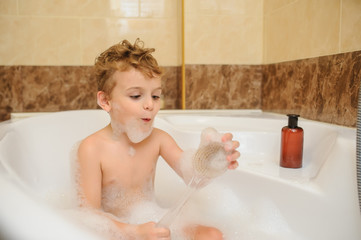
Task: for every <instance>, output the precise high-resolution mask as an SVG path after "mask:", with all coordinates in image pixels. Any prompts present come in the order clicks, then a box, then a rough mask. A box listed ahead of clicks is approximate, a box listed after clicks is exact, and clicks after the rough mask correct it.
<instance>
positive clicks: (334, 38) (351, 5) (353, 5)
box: [263, 0, 361, 63]
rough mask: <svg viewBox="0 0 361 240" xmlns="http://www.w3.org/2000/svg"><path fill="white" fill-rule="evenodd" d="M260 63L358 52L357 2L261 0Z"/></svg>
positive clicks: (360, 11) (360, 19)
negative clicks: (262, 6)
mask: <svg viewBox="0 0 361 240" xmlns="http://www.w3.org/2000/svg"><path fill="white" fill-rule="evenodd" d="M263 40H264V46H263V63H274V62H282V61H288V60H295V59H304V58H310V57H317V56H324V55H332V54H337V53H344V52H351V51H356V50H361V1H360V0H264V39H263Z"/></svg>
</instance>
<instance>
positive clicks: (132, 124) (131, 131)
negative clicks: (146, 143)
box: [110, 119, 153, 143]
mask: <svg viewBox="0 0 361 240" xmlns="http://www.w3.org/2000/svg"><path fill="white" fill-rule="evenodd" d="M110 125H111V126H112V129H113V134H114V137H115V138H119V137H120V136H121V135H122V134H123V133H125V134H126V135H127V136H128V138H129V140H130V141H131V142H132V143H140V142H141V141H143V140H144V139H146V138H147V137H149V135H150V134H151V133H152V131H153V126H150V127H146V128H148V129H144V126H141V123H139V121H137V120H136V119H133V120H130V121H128V123H126V124H125V125H123V124H121V123H117V122H115V121H113V120H112V121H111V122H110Z"/></svg>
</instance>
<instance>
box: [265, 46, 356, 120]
mask: <svg viewBox="0 0 361 240" xmlns="http://www.w3.org/2000/svg"><path fill="white" fill-rule="evenodd" d="M360 80H361V51H358V52H352V53H344V54H337V55H331V56H324V57H317V58H312V59H304V60H297V61H290V62H284V63H277V64H270V65H265V66H263V82H262V109H263V110H264V111H271V112H278V113H285V114H286V113H291V112H292V113H298V114H300V115H301V116H302V117H304V118H308V119H313V120H318V121H322V122H328V123H334V124H339V125H344V126H350V127H355V126H356V118H357V101H358V91H359V87H360Z"/></svg>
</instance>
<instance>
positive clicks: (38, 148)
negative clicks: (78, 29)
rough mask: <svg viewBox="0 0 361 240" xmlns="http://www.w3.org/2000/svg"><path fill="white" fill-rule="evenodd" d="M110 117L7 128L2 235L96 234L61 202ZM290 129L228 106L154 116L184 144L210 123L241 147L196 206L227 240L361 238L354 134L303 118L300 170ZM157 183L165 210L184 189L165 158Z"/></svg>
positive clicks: (274, 118)
mask: <svg viewBox="0 0 361 240" xmlns="http://www.w3.org/2000/svg"><path fill="white" fill-rule="evenodd" d="M108 121H109V119H108V116H107V114H106V113H105V112H103V111H101V110H86V111H85V110H84V111H67V112H59V113H52V114H45V115H41V116H38V117H31V118H27V119H24V120H19V121H13V122H11V121H8V122H5V123H2V124H0V203H1V204H0V239H2V238H5V239H34V240H35V239H36V240H41V239H62V240H63V239H67V240H70V239H77V240H79V239H98V238H97V237H96V236H94V235H91V234H90V233H89V232H87V231H86V230H84V229H81V228H79V227H77V226H76V225H74V224H72V223H71V221H69V219H67V218H65V217H64V216H63V215H61V214H59V212H58V209H57V208H58V207H60V206H61V207H62V208H67V207H69V208H71V207H72V200H71V196H72V192H71V191H70V189H71V183H70V182H71V181H70V161H69V153H70V150H71V148H72V146H73V145H74V144H75V143H76V142H77V141H79V140H81V139H83V138H84V137H86V136H87V135H89V134H90V133H92V132H94V131H96V130H98V129H100V128H102V127H103V126H105V125H106V124H107V123H108ZM284 125H287V117H286V116H282V115H276V114H270V113H263V112H261V111H221V110H215V111H161V112H160V113H159V115H158V118H157V119H156V122H155V126H156V127H158V128H161V129H164V130H166V131H167V132H169V133H170V134H171V135H172V136H173V137H174V138H175V140H176V141H177V142H178V144H179V145H180V146H181V147H182V148H184V149H189V148H193V149H194V148H196V147H197V146H198V143H199V140H200V131H201V130H202V129H203V128H206V127H214V128H216V129H217V130H219V131H221V132H232V133H233V134H234V137H235V139H237V140H238V141H239V142H240V143H241V146H240V148H239V151H240V152H241V154H242V156H241V158H240V159H239V163H240V166H239V168H238V169H237V170H234V171H228V172H226V173H225V174H224V175H223V176H221V177H219V178H217V179H215V180H214V182H212V183H211V184H210V185H208V186H207V187H205V188H204V189H202V190H201V191H200V192H198V193H197V194H196V195H195V196H194V197H193V199H191V200H190V203H189V205H191V207H193V209H196V211H194V212H195V213H194V214H197V215H199V216H201V217H204V218H208V219H211V221H210V222H212V223H214V224H215V225H216V226H217V227H219V228H221V229H226V231H227V234H228V235H227V234H226V236H227V237H228V238H227V239H230V240H233V239H267V240H268V239H307V240H310V239H315V240H316V239H317V240H320V239H327V240H330V239H335V240H339V239H348V240H352V239H355V240H356V239H361V217H360V211H359V206H358V195H357V187H356V141H355V139H356V137H355V136H356V130H355V129H353V128H345V127H340V126H336V125H330V124H323V123H319V122H314V121H309V120H305V119H300V120H299V125H300V126H301V127H303V129H304V132H305V139H304V167H303V168H302V169H297V170H295V169H283V168H280V167H279V166H278V161H279V151H280V133H281V128H282V127H283V126H284ZM155 184H156V195H157V198H158V200H159V203H160V204H161V205H164V206H171V205H172V204H173V203H174V202H175V201H176V200H177V199H178V198H179V197H180V196H181V194H182V193H183V191H184V189H185V186H184V184H183V182H182V181H181V180H180V179H179V178H178V177H177V176H176V174H175V173H174V172H172V170H171V169H170V168H169V167H168V166H167V165H166V164H165V163H164V162H163V161H162V160H160V161H159V163H158V168H157V177H156V182H155ZM59 203H60V204H59ZM191 207H190V208H191Z"/></svg>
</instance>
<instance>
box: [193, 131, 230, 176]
mask: <svg viewBox="0 0 361 240" xmlns="http://www.w3.org/2000/svg"><path fill="white" fill-rule="evenodd" d="M222 136H223V135H222V134H220V133H219V132H217V130H215V129H214V128H206V129H204V130H203V131H202V134H201V143H200V145H199V148H198V150H197V151H196V153H195V154H194V156H193V159H192V165H193V168H194V174H195V175H197V176H198V177H205V178H215V177H217V176H219V175H221V174H223V173H224V172H225V171H226V170H227V167H228V161H227V152H226V150H225V149H224V146H225V143H223V142H222Z"/></svg>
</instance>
